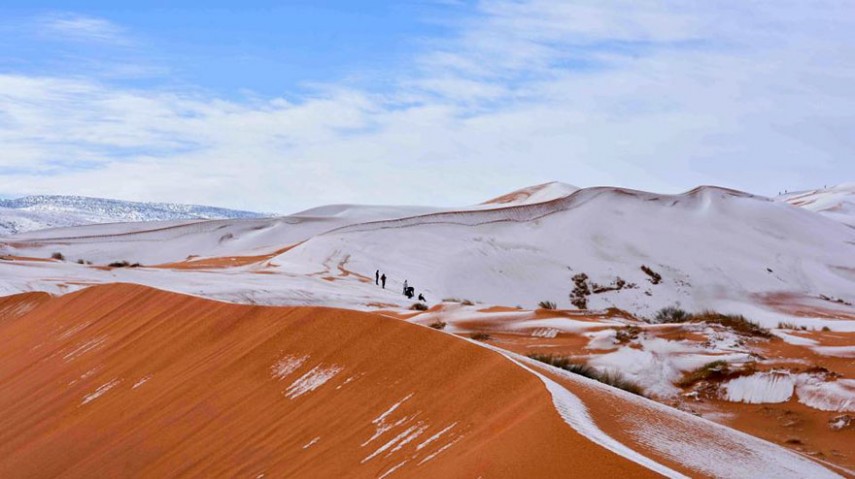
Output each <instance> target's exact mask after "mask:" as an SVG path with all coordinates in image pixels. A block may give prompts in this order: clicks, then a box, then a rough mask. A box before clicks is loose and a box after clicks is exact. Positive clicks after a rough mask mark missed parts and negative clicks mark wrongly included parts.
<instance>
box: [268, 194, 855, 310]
mask: <svg viewBox="0 0 855 479" xmlns="http://www.w3.org/2000/svg"><path fill="white" fill-rule="evenodd" d="M345 257H347V258H348V268H349V269H350V270H352V271H358V272H363V273H368V272H372V271H373V270H374V269H375V268H378V267H379V268H380V269H382V270H384V271H390V272H392V273H393V276H394V278H395V279H396V280H403V279H405V278H406V279H409V281H410V283H412V284H414V285H417V286H418V288H419V289H424V290H425V291H427V292H428V293H429V294H430V295H431V296H432V297H433V298H440V297H449V296H450V297H462V298H469V299H472V300H475V301H482V302H484V303H487V304H504V305H516V304H520V305H523V306H525V307H531V306H533V305H535V304H536V303H537V302H538V301H540V300H550V301H555V302H557V303H558V305H559V306H560V307H571V306H570V298H569V295H570V293H571V291H572V290H573V289H574V282H573V279H572V278H573V277H574V276H575V275H577V274H580V273H584V274H585V275H587V277H588V278H589V281H588V283H589V286H590V287H591V288H592V289H593V283H597V284H598V285H600V286H603V287H605V288H606V289H608V287H613V289H614V290H612V291H606V292H603V293H600V294H590V295H588V296H586V298H587V302H588V307H589V308H591V309H604V308H606V307H610V306H616V307H619V308H622V309H625V310H628V311H632V312H635V313H640V314H650V313H651V312H653V311H655V310H657V309H659V308H661V307H662V306H665V305H669V304H675V303H680V304H682V305H683V306H684V307H685V308H686V309H701V308H719V307H721V305H722V304H724V303H725V302H727V301H728V300H735V303H733V304H731V305H730V306H728V307H730V308H734V309H739V306H738V303H739V302H741V301H746V302H750V301H752V299H751V298H752V297H754V296H756V295H762V294H764V293H771V292H782V291H783V292H791V293H794V294H799V295H804V296H807V297H815V298H818V297H819V296H820V295H823V296H825V297H829V298H831V297H833V298H841V299H842V300H843V301H847V302H853V301H855V293H853V291H855V231H853V230H852V229H851V228H848V227H846V226H844V225H841V224H839V223H837V222H834V221H831V220H829V219H826V218H824V217H822V216H820V215H817V214H815V213H812V212H810V211H805V210H802V209H799V208H794V207H792V206H789V205H787V204H783V203H780V202H774V201H771V200H769V199H767V198H763V197H755V196H752V195H748V194H744V193H739V192H734V191H731V190H724V189H720V188H713V187H703V188H698V189H695V190H692V191H690V192H688V193H685V194H682V195H656V194H651V193H644V192H638V191H631V190H623V189H615V188H592V189H584V190H579V191H577V192H575V193H572V194H570V195H568V196H566V197H562V198H559V199H556V200H552V201H548V202H544V203H538V204H532V205H521V206H511V207H506V208H494V209H490V210H483V211H459V212H442V213H435V214H428V215H421V216H415V217H409V218H402V219H397V220H387V221H377V222H370V223H359V224H354V225H350V226H345V227H342V228H340V229H338V230H334V231H331V232H328V233H325V234H322V235H319V236H316V237H314V238H312V239H310V240H308V241H306V242H305V243H303V244H301V245H300V246H298V247H295V248H293V249H291V250H289V251H288V252H286V253H284V254H282V255H280V256H279V257H277V258H276V260H275V263H276V264H278V265H279V266H278V270H280V271H296V270H303V269H305V268H306V267H307V265H319V264H322V263H324V262H329V261H331V260H332V261H333V262H335V261H337V260H338V259H341V258H345ZM642 266H647V267H649V268H650V269H651V270H652V271H653V272H654V273H657V274H659V275H660V276H661V281H658V284H654V282H656V280H655V279H654V278H653V277H652V276H651V275H650V274H648V273H645V272H644V271H643V270H642ZM619 278H620V279H621V280H623V282H624V283H625V284H624V287H622V288H620V289H619V290H617V288H614V287H615V286H616V285H617V283H618V279H619Z"/></svg>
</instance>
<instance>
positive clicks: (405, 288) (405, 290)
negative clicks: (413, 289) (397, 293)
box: [404, 279, 407, 295]
mask: <svg viewBox="0 0 855 479" xmlns="http://www.w3.org/2000/svg"><path fill="white" fill-rule="evenodd" d="M406 294H407V280H406V279H405V280H404V295H406Z"/></svg>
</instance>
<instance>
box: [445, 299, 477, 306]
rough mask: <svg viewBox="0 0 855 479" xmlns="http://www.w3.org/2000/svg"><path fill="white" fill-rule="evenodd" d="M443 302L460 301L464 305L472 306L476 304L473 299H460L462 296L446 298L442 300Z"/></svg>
mask: <svg viewBox="0 0 855 479" xmlns="http://www.w3.org/2000/svg"><path fill="white" fill-rule="evenodd" d="M442 302H443V303H460V304H462V305H463V306H472V305H473V304H475V303H473V302H472V301H469V300H468V299H460V298H445V299H443V300H442Z"/></svg>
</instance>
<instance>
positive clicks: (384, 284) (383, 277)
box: [380, 273, 386, 289]
mask: <svg viewBox="0 0 855 479" xmlns="http://www.w3.org/2000/svg"><path fill="white" fill-rule="evenodd" d="M380 282H381V283H383V289H386V273H383V275H382V276H380Z"/></svg>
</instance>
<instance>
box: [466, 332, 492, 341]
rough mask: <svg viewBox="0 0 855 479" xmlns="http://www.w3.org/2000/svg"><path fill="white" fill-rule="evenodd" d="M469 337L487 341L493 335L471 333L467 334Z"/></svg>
mask: <svg viewBox="0 0 855 479" xmlns="http://www.w3.org/2000/svg"><path fill="white" fill-rule="evenodd" d="M469 337H470V338H472V339H474V340H475V341H489V340H491V339H493V337H492V336H490V335H489V334H487V333H472V334H470V335H469Z"/></svg>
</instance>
